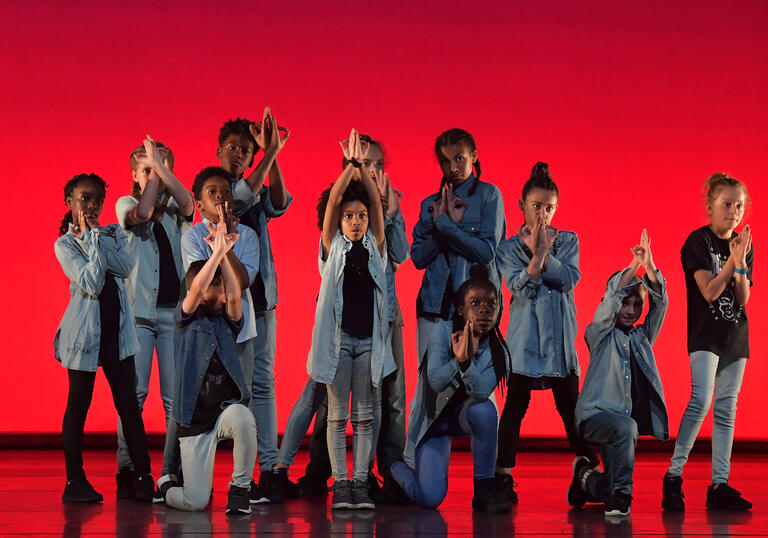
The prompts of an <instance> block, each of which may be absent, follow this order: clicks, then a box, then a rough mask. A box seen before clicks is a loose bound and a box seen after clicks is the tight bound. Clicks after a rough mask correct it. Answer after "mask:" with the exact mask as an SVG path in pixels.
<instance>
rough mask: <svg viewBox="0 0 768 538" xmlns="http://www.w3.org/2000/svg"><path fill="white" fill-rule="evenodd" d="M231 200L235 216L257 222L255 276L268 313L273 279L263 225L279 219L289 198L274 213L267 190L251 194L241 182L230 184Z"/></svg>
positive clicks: (273, 294)
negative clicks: (261, 282)
mask: <svg viewBox="0 0 768 538" xmlns="http://www.w3.org/2000/svg"><path fill="white" fill-rule="evenodd" d="M232 196H233V197H234V199H235V215H236V216H238V217H243V215H245V214H246V213H248V220H251V221H255V222H258V225H257V227H258V230H256V229H254V228H252V229H253V230H254V231H255V232H256V236H257V237H258V241H259V274H260V275H261V279H262V281H263V282H264V295H265V296H266V300H267V310H271V309H273V308H275V306H276V305H277V275H276V274H275V259H274V257H273V256H272V243H271V242H270V240H269V229H268V228H267V222H269V220H270V219H274V218H276V217H280V216H282V214H283V213H285V212H286V211H287V210H288V206H290V205H291V202H292V201H293V197H292V196H291V195H290V193H289V194H288V203H286V204H285V207H284V208H282V209H276V208H275V206H273V205H272V199H271V198H270V196H269V187H262V188H261V190H260V191H259V194H253V191H252V190H251V187H250V185H248V182H247V181H246V180H245V179H237V180H232ZM249 227H250V226H249Z"/></svg>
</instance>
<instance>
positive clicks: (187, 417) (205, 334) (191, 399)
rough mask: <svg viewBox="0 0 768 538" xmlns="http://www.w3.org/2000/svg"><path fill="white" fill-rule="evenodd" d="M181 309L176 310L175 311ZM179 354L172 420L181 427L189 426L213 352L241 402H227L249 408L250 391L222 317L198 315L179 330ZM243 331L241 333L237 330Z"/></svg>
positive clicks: (230, 327)
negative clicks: (234, 385) (231, 380)
mask: <svg viewBox="0 0 768 538" xmlns="http://www.w3.org/2000/svg"><path fill="white" fill-rule="evenodd" d="M180 309H181V308H180V307H179V309H178V310H180ZM181 331H182V333H181V337H180V338H179V351H178V353H176V357H177V358H176V360H178V361H179V364H178V365H177V367H176V397H175V399H174V401H173V404H174V405H173V418H174V420H175V421H176V422H178V423H179V424H180V425H181V426H189V425H190V423H191V422H192V416H193V415H194V413H195V405H197V398H198V396H199V395H200V389H201V388H202V386H203V379H204V378H205V374H206V372H207V371H208V366H209V365H210V360H211V358H212V357H213V354H214V352H215V353H216V354H217V355H218V356H219V360H220V361H221V364H222V365H224V368H226V369H227V373H228V374H229V375H230V377H231V378H232V379H233V380H234V382H235V384H236V385H237V388H238V390H239V391H240V399H239V400H237V401H231V402H226V403H227V404H232V403H241V404H243V405H246V406H247V405H248V402H249V401H250V390H249V389H248V388H247V386H248V385H246V383H245V378H244V377H243V372H242V370H241V369H240V362H239V361H238V359H237V353H236V351H235V335H234V334H232V326H231V325H230V323H229V322H228V321H227V320H226V319H225V318H224V317H222V316H218V317H207V316H201V317H199V318H196V319H194V320H192V322H190V323H189V325H187V326H186V327H184V328H182V329H181ZM240 332H242V331H240Z"/></svg>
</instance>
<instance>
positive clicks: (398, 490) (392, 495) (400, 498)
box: [382, 475, 411, 504]
mask: <svg viewBox="0 0 768 538" xmlns="http://www.w3.org/2000/svg"><path fill="white" fill-rule="evenodd" d="M382 490H383V491H384V495H385V497H386V499H387V502H388V503H391V504H409V503H410V502H411V499H409V498H408V495H406V494H405V492H404V491H403V488H402V487H400V484H398V483H397V480H395V479H394V478H392V475H387V476H385V477H384V487H383V488H382Z"/></svg>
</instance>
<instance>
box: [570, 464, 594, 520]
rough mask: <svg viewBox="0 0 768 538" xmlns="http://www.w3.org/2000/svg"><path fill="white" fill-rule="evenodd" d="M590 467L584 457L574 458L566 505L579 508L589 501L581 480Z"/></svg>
mask: <svg viewBox="0 0 768 538" xmlns="http://www.w3.org/2000/svg"><path fill="white" fill-rule="evenodd" d="M591 466H592V465H591V464H590V463H589V458H587V457H586V456H576V458H574V460H573V466H572V468H573V480H571V485H570V486H569V487H568V504H570V505H571V506H573V507H574V508H581V507H582V506H584V503H586V502H587V501H588V500H589V495H587V492H586V491H584V488H583V486H582V482H583V480H582V479H583V478H584V473H586V472H587V470H589V469H590V468H591Z"/></svg>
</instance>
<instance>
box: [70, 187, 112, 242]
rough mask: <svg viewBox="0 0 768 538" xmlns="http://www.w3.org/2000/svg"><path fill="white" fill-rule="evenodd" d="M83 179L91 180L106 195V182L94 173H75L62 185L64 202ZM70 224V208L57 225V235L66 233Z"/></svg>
mask: <svg viewBox="0 0 768 538" xmlns="http://www.w3.org/2000/svg"><path fill="white" fill-rule="evenodd" d="M84 181H92V182H93V183H95V184H96V185H98V186H99V187H101V194H102V196H104V197H106V195H107V184H106V182H105V181H104V180H103V179H101V177H99V176H97V175H96V174H94V173H90V174H77V175H76V176H75V177H73V178H72V179H70V180H69V181H67V184H66V185H64V203H65V204H66V203H67V198H69V197H70V196H72V193H73V192H74V190H75V187H77V186H78V185H80V183H83V182H84ZM70 224H72V210H69V211H67V213H66V214H65V215H64V218H63V219H61V226H59V237H61V236H62V235H64V234H66V233H67V232H68V231H69V225H70Z"/></svg>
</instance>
